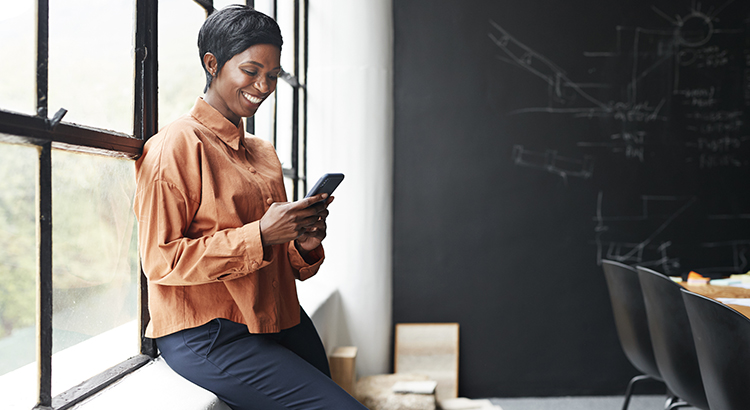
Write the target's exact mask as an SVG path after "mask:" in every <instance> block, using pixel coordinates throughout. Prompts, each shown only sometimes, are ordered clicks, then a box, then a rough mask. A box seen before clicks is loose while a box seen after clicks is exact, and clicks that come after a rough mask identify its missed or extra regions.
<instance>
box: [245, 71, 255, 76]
mask: <svg viewBox="0 0 750 410" xmlns="http://www.w3.org/2000/svg"><path fill="white" fill-rule="evenodd" d="M242 71H244V72H245V74H247V75H249V76H254V75H255V74H258V73H256V72H254V71H247V70H242Z"/></svg>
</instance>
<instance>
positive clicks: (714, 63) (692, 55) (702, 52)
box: [678, 46, 729, 68]
mask: <svg viewBox="0 0 750 410" xmlns="http://www.w3.org/2000/svg"><path fill="white" fill-rule="evenodd" d="M678 60H679V64H680V65H681V66H683V67H688V66H695V68H704V67H705V68H718V67H723V66H726V65H728V64H729V50H723V49H720V48H719V47H718V46H710V47H703V48H697V49H691V48H688V49H683V50H680V52H679V53H678Z"/></svg>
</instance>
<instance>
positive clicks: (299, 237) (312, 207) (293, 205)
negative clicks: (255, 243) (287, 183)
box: [260, 194, 333, 257]
mask: <svg viewBox="0 0 750 410" xmlns="http://www.w3.org/2000/svg"><path fill="white" fill-rule="evenodd" d="M326 198H327V200H325V199H326ZM324 200H325V201H324ZM332 200H333V197H330V198H328V194H320V195H315V196H312V197H310V198H305V199H302V200H299V201H297V202H277V203H274V204H272V205H271V207H270V208H269V209H268V211H266V213H265V215H263V217H262V218H260V236H261V240H262V241H263V246H271V245H278V244H280V243H286V242H289V241H293V240H296V243H295V246H297V250H299V251H300V253H303V255H302V256H303V257H304V256H305V255H304V254H307V252H309V251H311V250H313V249H315V248H317V247H318V246H319V245H320V243H321V242H322V241H323V239H324V238H325V237H326V218H327V217H328V209H327V208H328V205H329V204H330V203H331V201H332Z"/></svg>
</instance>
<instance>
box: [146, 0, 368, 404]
mask: <svg viewBox="0 0 750 410" xmlns="http://www.w3.org/2000/svg"><path fill="white" fill-rule="evenodd" d="M281 45H282V38H281V32H280V30H279V27H278V25H277V24H276V22H275V21H274V20H273V19H271V18H270V17H268V16H266V15H264V14H262V13H260V12H257V11H255V10H252V9H251V8H249V7H246V6H230V7H228V8H225V9H223V10H221V11H218V12H215V13H213V14H212V15H211V16H210V17H208V18H207V19H206V21H205V23H204V24H203V26H202V27H201V30H200V33H199V36H198V48H199V53H200V56H201V59H202V63H203V68H204V70H205V72H206V89H205V90H204V92H205V97H204V98H198V99H197V101H196V103H195V106H194V107H193V109H192V110H191V111H190V113H189V114H187V115H185V116H182V117H181V118H179V119H178V120H176V121H175V122H173V123H172V124H170V125H168V126H166V127H164V128H163V129H162V130H161V131H160V132H159V133H158V134H156V135H155V136H153V137H152V138H151V139H150V140H149V141H148V142H147V143H146V144H145V146H144V150H143V155H142V157H141V158H140V159H139V160H138V161H137V162H136V179H137V193H136V197H135V205H134V208H135V213H136V215H137V217H138V220H139V241H140V243H139V248H140V252H141V257H142V263H143V269H144V272H145V273H146V275H147V277H148V288H149V312H150V314H151V321H150V322H149V324H148V327H147V330H146V336H147V337H150V338H154V339H156V343H157V346H158V347H159V350H160V351H161V354H162V356H163V357H164V359H165V360H166V362H167V363H168V364H169V365H170V367H172V368H173V369H174V370H175V371H176V372H177V373H179V374H181V375H182V376H183V377H185V378H186V379H188V380H190V381H192V382H194V383H195V384H197V385H199V386H202V387H204V388H206V389H207V390H210V391H212V392H214V393H215V394H216V395H217V396H219V398H221V399H222V400H224V401H225V402H226V403H227V404H229V406H231V407H232V408H233V409H266V410H267V409H334V408H336V409H337V408H341V409H349V408H351V409H364V407H363V406H361V405H360V404H359V403H358V402H357V401H356V400H354V399H353V398H352V397H351V396H349V395H348V394H347V393H346V392H345V391H344V390H342V389H341V388H339V387H338V386H337V385H336V384H335V383H334V382H333V381H332V380H331V379H330V372H329V369H328V362H327V359H326V355H325V351H324V349H323V345H322V343H321V341H320V338H319V336H318V334H317V332H316V331H315V328H314V326H313V324H312V322H311V321H310V318H309V317H308V316H307V315H306V314H305V312H304V311H303V310H302V309H301V307H300V306H299V303H298V301H297V293H296V287H295V286H296V285H295V279H299V280H305V279H307V278H309V277H311V276H312V275H314V274H315V273H316V272H317V270H318V268H319V267H320V264H321V263H322V262H323V259H324V252H323V248H322V246H321V242H322V241H323V239H324V238H325V236H326V217H327V216H328V210H327V208H328V205H329V204H330V203H331V201H332V200H333V198H332V197H331V198H326V195H325V194H322V195H317V196H314V197H311V198H307V199H303V200H301V201H297V202H292V203H288V202H286V194H285V189H284V183H283V175H282V170H281V164H280V163H279V160H278V157H277V156H276V152H275V151H274V149H273V147H272V146H271V145H270V144H269V143H267V142H265V141H263V140H261V139H258V138H255V137H253V136H250V135H246V134H245V133H244V131H243V124H242V117H251V116H252V115H253V114H255V111H256V110H257V109H258V107H259V106H260V104H261V103H262V102H263V101H264V100H265V99H266V98H267V97H268V96H269V95H270V94H271V93H273V91H274V90H275V88H276V81H277V78H278V76H279V74H280V72H281V64H280V57H281Z"/></svg>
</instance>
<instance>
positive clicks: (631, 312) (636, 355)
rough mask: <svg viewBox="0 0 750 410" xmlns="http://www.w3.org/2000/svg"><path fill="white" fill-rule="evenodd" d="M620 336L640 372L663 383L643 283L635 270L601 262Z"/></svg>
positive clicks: (619, 264) (621, 265)
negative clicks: (649, 327)
mask: <svg viewBox="0 0 750 410" xmlns="http://www.w3.org/2000/svg"><path fill="white" fill-rule="evenodd" d="M602 268H603V269H604V278H605V279H606V280H607V288H608V289H609V300H610V302H611V303H612V312H613V313H614V317H615V327H616V328H617V336H618V337H619V338H620V345H622V350H623V352H625V356H626V357H627V358H628V360H629V361H630V363H632V364H633V366H635V368H636V369H638V370H639V371H640V372H641V373H643V374H646V375H648V376H651V377H653V378H656V379H658V380H661V379H662V378H661V375H660V373H659V369H658V367H657V366H656V359H655V357H654V349H653V347H652V346H651V335H650V333H649V330H648V320H647V319H646V305H645V304H644V302H643V294H642V293H641V284H640V281H639V279H638V272H636V270H635V268H633V267H630V266H628V265H625V264H622V263H620V262H614V261H609V260H602Z"/></svg>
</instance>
